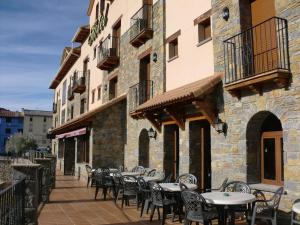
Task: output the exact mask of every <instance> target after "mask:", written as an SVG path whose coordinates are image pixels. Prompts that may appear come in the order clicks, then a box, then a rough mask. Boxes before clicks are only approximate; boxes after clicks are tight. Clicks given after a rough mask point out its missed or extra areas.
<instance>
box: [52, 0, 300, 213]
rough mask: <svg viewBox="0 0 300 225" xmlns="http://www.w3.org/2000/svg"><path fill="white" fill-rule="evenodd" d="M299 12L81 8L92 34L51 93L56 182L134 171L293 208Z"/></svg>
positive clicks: (177, 5) (142, 5)
mask: <svg viewBox="0 0 300 225" xmlns="http://www.w3.org/2000/svg"><path fill="white" fill-rule="evenodd" d="M265 8H268V9H270V10H269V11H268V12H266V10H264V9H265ZM178 9H180V13H179V11H178ZM299 10H300V3H299V2H297V1H282V0H251V1H250V0H249V1H241V0H204V1H201V2H200V1H196V0H190V1H189V2H188V3H186V2H184V1H181V0H172V1H166V0H157V1H146V0H144V1H142V0H140V1H130V0H124V1H123V0H122V1H121V0H115V1H108V0H106V1H102V0H101V1H96V0H95V1H93V0H90V3H89V6H88V13H87V14H88V16H89V19H90V20H89V24H88V25H85V26H82V27H80V28H79V29H78V30H77V32H76V34H75V36H74V38H73V40H72V41H73V42H76V43H78V47H74V48H68V47H67V48H65V49H64V52H63V56H62V63H61V67H60V69H59V71H58V73H57V74H56V76H55V79H54V80H53V82H52V84H51V86H50V87H51V88H52V89H54V90H55V97H54V108H53V109H54V115H53V127H54V129H53V130H52V135H53V137H55V138H54V140H53V151H54V152H55V153H56V154H58V158H59V159H60V161H61V165H63V166H64V170H65V173H74V172H76V171H77V170H78V168H82V167H83V166H84V165H85V164H86V163H88V164H90V165H91V166H93V167H106V166H108V167H117V166H119V165H124V166H125V167H127V168H132V167H134V166H136V165H142V166H145V167H151V168H156V169H159V170H164V171H165V173H166V174H172V175H173V178H175V177H176V176H178V174H181V173H185V172H190V173H193V174H195V175H196V176H197V178H198V185H199V186H200V187H201V188H209V187H211V186H212V187H217V186H219V185H220V183H221V182H222V181H223V179H224V177H229V179H230V180H243V181H246V182H247V183H249V184H251V187H252V188H253V189H259V190H263V191H271V192H272V191H274V190H275V189H276V188H277V187H278V186H284V189H285V191H286V193H287V194H286V195H285V196H284V197H283V201H282V205H281V208H283V209H288V208H290V205H291V202H292V200H293V199H296V198H297V195H298V194H297V193H299V189H300V182H299V179H300V178H299V176H298V175H297V171H298V169H299V167H300V163H299V148H298V142H299V141H298V136H299V135H298V132H299V127H300V126H299V124H300V123H299V115H298V114H299V113H298V111H299V105H300V104H299V102H298V101H299V98H298V95H299V91H298V89H299V88H298V86H299V83H300V82H299V79H298V75H299V70H300V68H299V57H298V55H299V51H300V49H299V42H300V35H299V32H298V30H299V22H300V21H299V20H300V18H299V16H298V14H299V13H298V12H299ZM80 71H83V72H80ZM81 77H83V78H81ZM80 84H84V85H80ZM68 87H69V88H68ZM80 87H81V88H80ZM68 90H70V91H68ZM69 92H70V93H69ZM150 131H151V132H150ZM150 133H151V135H149V134H150ZM82 169H83V168H82ZM81 171H83V170H81ZM83 177H84V176H83Z"/></svg>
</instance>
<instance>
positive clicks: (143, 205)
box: [140, 199, 146, 217]
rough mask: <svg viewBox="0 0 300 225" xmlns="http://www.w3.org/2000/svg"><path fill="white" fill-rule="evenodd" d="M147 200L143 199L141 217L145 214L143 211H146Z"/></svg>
mask: <svg viewBox="0 0 300 225" xmlns="http://www.w3.org/2000/svg"><path fill="white" fill-rule="evenodd" d="M145 201H146V200H144V199H143V200H142V206H141V214H140V217H142V216H143V211H144V208H145Z"/></svg>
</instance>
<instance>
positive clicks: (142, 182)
mask: <svg viewBox="0 0 300 225" xmlns="http://www.w3.org/2000/svg"><path fill="white" fill-rule="evenodd" d="M137 183H138V187H139V190H140V191H142V190H147V189H148V190H149V184H148V183H147V182H146V181H145V180H144V178H143V177H138V178H137Z"/></svg>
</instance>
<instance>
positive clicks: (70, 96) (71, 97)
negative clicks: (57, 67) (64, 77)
mask: <svg viewBox="0 0 300 225" xmlns="http://www.w3.org/2000/svg"><path fill="white" fill-rule="evenodd" d="M73 98H74V91H73V87H72V86H71V85H69V87H68V99H69V100H72V99H73Z"/></svg>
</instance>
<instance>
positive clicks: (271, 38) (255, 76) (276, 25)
mask: <svg viewBox="0 0 300 225" xmlns="http://www.w3.org/2000/svg"><path fill="white" fill-rule="evenodd" d="M224 57H225V59H224V60H225V86H224V87H225V89H226V90H227V91H229V92H230V93H231V94H232V95H234V96H237V97H240V92H241V90H243V89H248V90H250V91H252V92H254V93H259V94H262V86H263V85H264V84H265V83H272V82H274V83H275V84H276V85H277V86H278V87H279V88H280V87H284V86H286V85H287V84H288V82H289V78H290V63H289V49H288V27H287V20H285V19H282V18H278V17H273V18H270V19H268V20H266V21H264V22H263V23H260V24H258V25H256V26H254V27H251V28H249V29H247V30H245V31H243V32H241V33H239V34H237V35H235V36H233V37H231V38H229V39H227V40H225V41H224Z"/></svg>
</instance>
